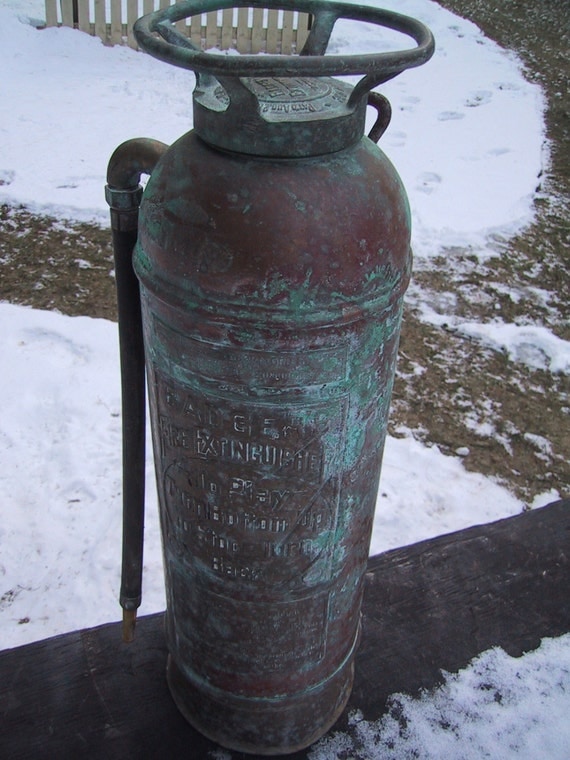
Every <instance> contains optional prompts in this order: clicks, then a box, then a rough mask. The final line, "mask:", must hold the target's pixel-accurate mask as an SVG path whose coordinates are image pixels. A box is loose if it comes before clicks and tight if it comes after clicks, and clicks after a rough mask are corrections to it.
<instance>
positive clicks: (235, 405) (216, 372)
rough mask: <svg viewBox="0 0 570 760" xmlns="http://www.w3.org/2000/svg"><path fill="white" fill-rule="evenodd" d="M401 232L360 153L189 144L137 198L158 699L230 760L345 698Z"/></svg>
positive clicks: (366, 147)
mask: <svg viewBox="0 0 570 760" xmlns="http://www.w3.org/2000/svg"><path fill="white" fill-rule="evenodd" d="M409 224H410V222H409V211H408V206H407V201H406V198H405V194H404V192H403V188H402V186H401V183H400V181H399V179H398V177H397V175H396V173H395V171H394V169H393V168H392V166H391V164H390V163H389V161H388V160H387V159H386V157H385V156H384V154H383V153H382V152H381V151H380V150H379V149H378V148H377V147H376V146H375V145H373V143H372V142H370V141H369V140H367V139H365V138H364V139H363V140H361V141H360V142H359V143H358V144H357V145H356V146H353V147H350V148H347V149H346V150H344V151H340V152H337V153H335V154H331V155H329V156H324V157H320V158H319V159H316V158H308V159H303V160H287V161H277V160H258V159H254V158H248V157H246V156H239V155H226V154H223V153H221V152H219V151H217V150H214V149H211V148H209V147H208V146H207V145H206V144H205V143H203V142H202V141H201V140H200V139H199V138H198V137H197V136H196V135H195V134H194V133H189V134H188V135H186V136H184V137H183V138H181V139H180V140H179V141H178V142H177V143H175V144H174V145H173V146H172V148H171V149H170V150H169V151H168V152H167V154H166V155H165V156H164V157H163V159H162V160H161V161H160V163H159V164H158V166H157V168H156V170H155V171H154V172H153V175H152V177H151V179H150V181H149V184H148V186H147V188H146V191H145V195H144V198H143V202H142V206H141V225H140V230H139V240H138V244H137V248H136V253H135V267H136V271H137V274H138V276H139V278H140V281H141V287H142V304H143V320H144V329H145V345H146V351H147V375H148V380H149V386H150V402H151V415H152V422H153V436H154V447H155V462H156V470H157V483H158V490H159V498H160V506H161V520H162V530H163V537H164V553H165V569H166V579H167V598H168V610H167V626H166V630H167V638H168V646H169V651H170V653H171V662H170V665H169V683H170V685H171V689H172V691H173V694H174V697H175V699H176V701H177V703H178V705H179V707H180V708H181V710H182V711H183V712H184V714H185V715H186V717H187V718H188V720H189V721H190V722H191V723H193V724H194V725H195V726H196V727H197V728H199V729H200V730H201V731H202V732H203V733H205V734H206V735H208V736H210V737H211V738H214V739H215V740H216V741H218V742H220V743H221V744H224V745H226V746H230V747H234V748H237V749H242V750H245V751H252V752H258V753H267V754H272V753H279V752H287V751H293V750H294V749H295V748H298V747H301V746H305V745H306V744H308V743H309V742H311V741H312V740H314V739H315V738H316V737H317V736H318V735H321V734H322V733H323V732H324V731H326V729H327V728H328V727H329V726H330V725H331V724H332V722H334V720H335V719H336V717H337V716H338V714H339V713H340V711H341V710H342V708H343V706H344V704H345V702H346V700H347V699H348V695H349V693H350V687H351V683H352V674H353V656H354V651H355V647H356V645H357V641H358V635H359V610H360V603H361V595H362V574H363V571H364V568H365V565H366V560H367V555H368V545H369V540H370V531H371V527H372V520H373V512H374V506H375V500H376V490H377V484H378V477H379V472H380V463H381V457H382V448H383V443H384V437H385V432H386V421H387V414H388V404H389V399H390V393H391V388H392V381H393V375H394V365H395V360H396V351H397V344H398V335H399V324H400V318H401V306H402V297H403V294H404V291H405V289H406V286H407V283H408V279H409V275H410V266H411V256H410V246H409V240H410V227H409Z"/></svg>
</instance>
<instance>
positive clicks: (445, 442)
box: [0, 0, 570, 504]
mask: <svg viewBox="0 0 570 760" xmlns="http://www.w3.org/2000/svg"><path fill="white" fill-rule="evenodd" d="M440 1H441V2H442V4H443V5H444V6H446V7H448V8H449V9H450V10H453V11H455V12H457V13H459V14H460V15H462V16H464V17H465V18H469V19H470V20H472V21H474V22H475V23H477V24H478V25H479V26H480V27H481V28H482V29H483V31H484V32H485V33H486V34H487V35H488V36H489V37H491V38H492V39H495V40H496V41H497V42H499V43H500V44H501V45H503V46H505V47H508V48H511V49H513V50H515V51H516V52H517V53H518V54H519V55H520V56H521V58H522V60H523V61H524V63H525V65H526V67H527V68H526V73H527V76H528V77H529V78H530V79H532V80H534V81H538V82H540V84H541V85H542V86H543V88H544V90H545V93H546V96H547V99H548V113H547V129H548V137H549V139H550V141H551V144H552V153H551V163H550V166H549V167H548V170H547V172H546V173H545V174H544V176H543V177H541V178H539V179H538V180H537V185H539V187H538V190H539V195H538V196H537V201H536V203H537V219H536V222H535V223H534V224H533V225H532V226H531V227H530V228H529V229H527V230H525V231H524V232H522V233H521V234H520V235H518V236H516V237H515V238H513V239H511V240H500V239H494V240H490V241H489V251H490V252H492V253H493V254H494V255H492V256H488V257H485V258H481V257H478V256H474V255H473V253H472V252H470V251H468V250H457V249H454V250H447V251H442V254H441V256H440V257H439V258H437V259H435V260H430V261H429V262H426V261H424V262H417V264H416V272H415V275H414V285H413V287H412V289H411V291H410V298H409V299H408V306H407V308H406V313H405V319H404V325H403V330H402V341H401V353H400V361H399V367H398V377H397V381H396V385H395V390H394V401H393V410H392V416H391V422H390V432H391V433H392V434H394V435H399V434H402V431H403V430H406V431H412V433H413V435H414V436H415V437H417V438H419V439H421V440H423V441H425V442H428V443H432V444H435V445H437V446H439V447H440V448H441V450H442V451H444V452H445V453H450V454H459V455H460V456H462V457H463V461H464V463H465V466H466V467H467V468H469V469H471V470H474V471H477V472H481V473H484V474H486V475H489V476H492V477H495V478H497V479H498V480H500V481H501V482H502V483H504V484H505V485H506V486H507V487H509V488H510V489H511V490H512V491H513V492H514V493H516V494H517V495H518V496H519V497H520V498H521V499H523V501H525V502H526V503H528V504H530V503H531V502H532V500H533V499H534V497H535V496H536V495H537V494H541V493H544V492H545V491H548V490H549V489H555V490H556V491H558V492H559V494H560V495H561V496H564V497H569V496H570V491H569V489H568V484H569V483H570V432H569V431H570V378H569V377H568V375H562V374H556V373H553V372H550V371H548V369H531V368H529V367H527V366H525V365H524V364H521V363H518V362H514V361H512V360H511V359H510V358H509V357H508V356H507V355H506V354H502V353H499V352H497V351H491V350H488V349H486V348H484V347H482V346H481V344H480V343H479V342H476V341H473V340H470V339H469V338H467V337H465V336H464V335H462V334H458V333H457V332H454V330H453V329H452V328H451V326H447V327H446V326H437V327H436V326H433V325H430V324H426V323H425V322H423V321H421V319H420V317H419V315H420V309H419V307H420V305H421V304H422V303H429V304H430V306H431V307H432V308H433V309H434V310H436V311H437V310H438V309H440V310H441V312H442V313H445V314H449V315H453V316H455V317H458V318H460V319H463V320H466V321H490V320H491V319H492V318H497V317H500V318H501V319H502V320H504V321H505V322H513V323H516V324H520V325H524V324H528V325H544V326H547V327H548V328H549V329H550V330H551V331H552V332H553V333H554V334H555V335H558V336H559V337H560V338H563V339H565V340H570V314H569V307H568V303H569V302H570V277H569V269H570V223H569V219H570V213H569V212H570V201H569V198H570V193H569V189H570V129H569V125H570V88H569V86H568V81H569V78H570V77H569V70H570V59H569V57H568V49H570V15H569V14H568V13H567V0H536V1H535V2H528V0H502V2H501V3H495V2H492V1H491V0H440ZM0 271H1V274H2V277H1V281H0V299H3V300H8V301H11V302H12V303H20V304H26V305H30V306H34V307H36V308H41V309H55V310H58V311H60V312H62V313H64V314H69V315H89V316H94V317H105V318H107V319H116V307H115V294H114V280H113V277H112V273H113V259H112V249H111V242H110V232H109V231H108V230H102V229H100V228H99V227H95V226H91V225H85V224H70V223H67V224H66V225H63V224H62V223H61V222H59V221H56V220H54V219H50V218H47V217H39V216H33V215H32V214H30V213H29V212H28V211H26V210H25V209H21V208H20V209H15V208H8V207H6V206H4V207H2V208H1V210H0Z"/></svg>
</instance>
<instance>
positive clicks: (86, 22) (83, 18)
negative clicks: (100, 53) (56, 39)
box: [77, 0, 91, 34]
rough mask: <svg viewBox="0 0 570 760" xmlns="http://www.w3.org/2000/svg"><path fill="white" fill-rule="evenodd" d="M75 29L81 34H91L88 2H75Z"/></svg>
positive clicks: (84, 0) (83, 0)
mask: <svg viewBox="0 0 570 760" xmlns="http://www.w3.org/2000/svg"><path fill="white" fill-rule="evenodd" d="M77 28H78V29H79V30H80V31H82V32H86V33H87V34H91V20H90V18H89V0H77Z"/></svg>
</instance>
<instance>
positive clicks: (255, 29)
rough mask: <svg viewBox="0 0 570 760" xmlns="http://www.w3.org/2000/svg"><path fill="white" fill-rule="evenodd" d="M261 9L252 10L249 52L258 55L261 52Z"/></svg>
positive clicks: (262, 40)
mask: <svg viewBox="0 0 570 760" xmlns="http://www.w3.org/2000/svg"><path fill="white" fill-rule="evenodd" d="M263 31H264V30H263V8H254V9H253V21H252V23H251V52H252V53H260V52H261V51H262V50H263V42H264V39H263Z"/></svg>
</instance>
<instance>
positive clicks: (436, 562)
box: [0, 500, 570, 760]
mask: <svg viewBox="0 0 570 760" xmlns="http://www.w3.org/2000/svg"><path fill="white" fill-rule="evenodd" d="M569 588H570V501H569V500H565V501H559V502H556V503H554V504H551V505H549V506H547V507H543V508H542V509H537V510H533V511H531V512H526V513H524V514H521V515H519V516H517V517H512V518H508V519H506V520H501V521H499V522H496V523H491V524H489V525H484V526H480V527H474V528H469V529H467V530H463V531H459V532H457V533H453V534H450V535H447V536H442V537H439V538H436V539H433V540H429V541H424V542H421V543H418V544H414V545H412V546H408V547H405V548H402V549H397V550H395V551H391V552H387V553H385V554H382V555H378V556H376V557H372V558H371V559H370V561H369V565H368V571H367V575H366V594H365V602H364V608H363V638H362V644H361V647H360V649H359V652H358V655H357V660H356V681H355V687H354V691H353V694H352V697H351V699H350V702H349V705H348V707H347V710H346V711H345V713H344V715H343V716H342V717H341V719H340V721H339V722H338V723H337V724H336V726H335V728H336V729H341V730H342V729H343V728H344V727H346V725H347V723H346V721H347V716H348V714H349V713H350V712H351V711H353V710H355V709H359V710H361V711H362V713H363V716H364V717H365V718H367V719H369V720H372V719H377V718H379V717H380V716H381V715H382V714H383V712H384V710H385V709H386V700H387V698H388V697H389V695H390V694H393V693H394V692H405V693H408V694H415V693H417V692H418V690H419V689H421V688H432V687H434V686H436V685H437V684H438V683H439V682H440V671H441V670H442V669H444V670H446V671H452V672H453V671H456V670H458V669H460V668H463V667H465V666H466V665H467V664H468V663H469V661H470V660H471V659H472V658H473V657H475V656H476V655H478V654H479V653H481V652H482V651H484V650H486V649H489V648H490V647H493V646H501V647H503V648H504V649H505V650H506V651H507V652H508V653H509V654H511V655H515V656H518V655H520V654H522V653H523V652H525V651H528V650H531V649H534V648H535V647H537V646H538V645H539V643H540V640H541V639H542V638H543V637H550V636H559V635H561V634H563V633H567V632H568V631H570V594H569V593H568V589H569ZM94 603H95V602H94ZM165 661H166V648H165V644H164V638H163V633H162V614H156V615H151V616H148V617H144V618H141V619H140V620H139V622H138V625H137V636H136V639H135V642H134V643H133V644H130V645H124V644H122V642H121V633H120V624H119V623H115V624H109V625H103V626H100V627H97V628H91V629H86V630H83V631H76V632H73V633H69V634H64V635H61V636H56V637H54V638H51V639H46V640H45V641H40V642H36V643H33V644H29V645H27V646H23V647H18V648H16V649H11V650H6V651H4V652H0V715H1V716H2V719H1V721H0V757H2V758H10V760H16V759H17V758H34V760H41V759H46V760H47V759H48V758H50V759H51V758H76V757H81V758H105V760H114V758H117V759H118V758H121V760H126V759H127V758H133V760H135V759H136V760H140V759H141V758H149V759H150V758H157V760H158V758H161V760H162V759H163V758H169V760H170V758H178V757H180V758H182V757H184V758H211V757H212V755H211V754H210V753H211V751H212V750H214V749H215V748H216V745H214V744H213V743H212V742H210V741H208V740H207V739H205V738H203V737H202V736H200V735H199V734H198V733H197V732H196V731H194V730H193V729H192V728H191V727H190V726H189V725H188V724H187V723H186V722H185V721H184V719H183V718H182V717H181V716H180V715H179V713H178V711H177V709H176V707H175V706H174V704H173V702H172V700H171V698H170V695H169V693H168V689H167V686H166V682H165V678H164V670H165ZM306 756H307V753H306V752H299V753H296V754H295V755H290V756H289V757H291V758H304V757H306ZM231 757H232V758H233V759H234V760H237V758H246V757H252V756H251V755H248V756H246V755H241V754H239V753H232V754H231Z"/></svg>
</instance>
